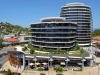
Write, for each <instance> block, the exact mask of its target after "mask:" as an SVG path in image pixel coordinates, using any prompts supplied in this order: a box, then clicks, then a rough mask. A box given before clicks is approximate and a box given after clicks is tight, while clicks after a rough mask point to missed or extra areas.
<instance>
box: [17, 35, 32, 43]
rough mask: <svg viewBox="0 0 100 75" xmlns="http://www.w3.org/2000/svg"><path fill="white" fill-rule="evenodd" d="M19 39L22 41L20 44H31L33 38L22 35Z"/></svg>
mask: <svg viewBox="0 0 100 75" xmlns="http://www.w3.org/2000/svg"><path fill="white" fill-rule="evenodd" d="M18 39H19V40H20V43H29V42H31V36H30V35H27V34H20V35H19V37H18Z"/></svg>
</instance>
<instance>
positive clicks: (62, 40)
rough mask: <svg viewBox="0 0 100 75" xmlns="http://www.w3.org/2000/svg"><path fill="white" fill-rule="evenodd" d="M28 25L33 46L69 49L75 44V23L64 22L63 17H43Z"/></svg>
mask: <svg viewBox="0 0 100 75" xmlns="http://www.w3.org/2000/svg"><path fill="white" fill-rule="evenodd" d="M30 26H31V35H32V44H33V46H36V47H44V48H53V49H56V48H61V49H69V48H72V47H74V46H75V44H76V29H77V24H76V23H73V22H72V23H70V22H65V18H61V17H50V18H43V19H41V22H39V23H33V24H30Z"/></svg>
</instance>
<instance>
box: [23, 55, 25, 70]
mask: <svg viewBox="0 0 100 75" xmlns="http://www.w3.org/2000/svg"><path fill="white" fill-rule="evenodd" d="M23 69H25V55H24V54H23Z"/></svg>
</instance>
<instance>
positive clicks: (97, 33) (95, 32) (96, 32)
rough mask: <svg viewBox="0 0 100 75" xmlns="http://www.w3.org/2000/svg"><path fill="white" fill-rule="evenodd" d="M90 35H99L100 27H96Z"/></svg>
mask: <svg viewBox="0 0 100 75" xmlns="http://www.w3.org/2000/svg"><path fill="white" fill-rule="evenodd" d="M92 36H100V29H96V30H94V31H93V32H92Z"/></svg>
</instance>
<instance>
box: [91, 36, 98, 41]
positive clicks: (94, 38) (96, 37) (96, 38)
mask: <svg viewBox="0 0 100 75" xmlns="http://www.w3.org/2000/svg"><path fill="white" fill-rule="evenodd" d="M92 39H93V40H100V36H95V37H92Z"/></svg>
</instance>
